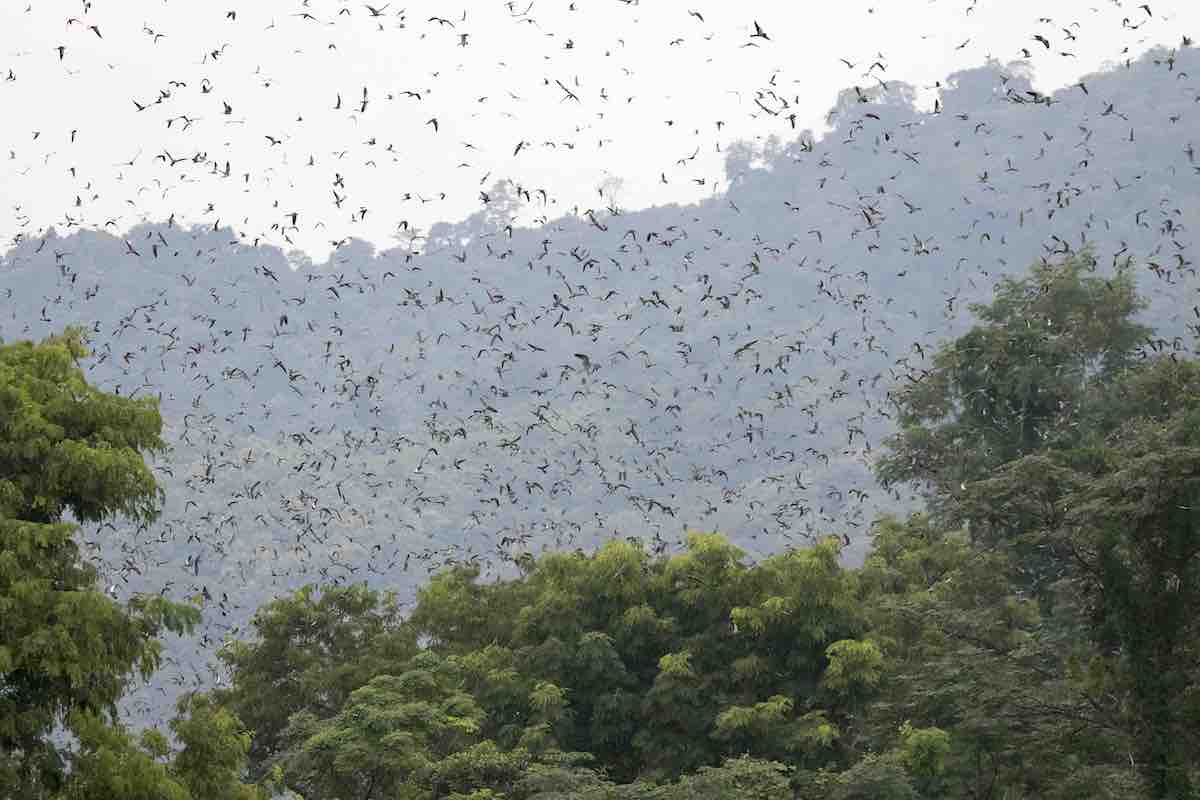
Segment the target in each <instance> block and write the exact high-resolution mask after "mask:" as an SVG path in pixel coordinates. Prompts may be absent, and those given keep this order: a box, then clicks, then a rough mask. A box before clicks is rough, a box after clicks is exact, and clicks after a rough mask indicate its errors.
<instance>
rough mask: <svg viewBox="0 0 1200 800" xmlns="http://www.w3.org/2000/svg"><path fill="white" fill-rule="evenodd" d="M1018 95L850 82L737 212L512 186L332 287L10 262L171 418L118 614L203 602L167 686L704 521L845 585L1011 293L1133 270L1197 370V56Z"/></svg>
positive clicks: (222, 264) (902, 499) (767, 165)
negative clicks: (1055, 269) (329, 585)
mask: <svg viewBox="0 0 1200 800" xmlns="http://www.w3.org/2000/svg"><path fill="white" fill-rule="evenodd" d="M1028 70H1029V68H1028V66H1027V65H1025V64H1022V63H1012V64H1007V65H1002V64H1000V63H997V62H991V63H988V64H986V65H984V66H982V67H980V68H978V69H972V70H967V71H964V72H959V73H956V74H954V75H952V76H949V77H948V78H947V79H946V81H945V85H944V87H943V88H942V91H941V93H940V97H939V99H938V105H937V109H936V111H933V110H931V109H928V108H916V107H915V106H914V104H913V98H914V97H915V94H916V89H915V88H914V87H913V86H910V85H908V84H905V83H903V82H900V81H895V80H893V81H888V83H887V88H886V89H884V88H883V87H882V86H876V87H874V88H872V89H853V88H852V89H847V90H845V91H843V92H842V93H841V95H840V96H839V97H838V98H837V102H836V104H835V105H834V107H833V109H832V111H831V112H830V123H831V125H832V130H831V131H830V132H829V133H828V134H826V135H824V136H822V137H818V136H816V135H814V134H813V132H811V131H802V132H798V134H797V135H796V137H795V138H794V139H792V140H789V141H783V140H773V141H771V142H769V143H768V144H767V146H766V147H764V148H755V147H753V146H751V145H748V144H741V145H737V146H733V147H730V148H728V150H727V154H726V160H725V167H726V172H727V175H726V177H727V180H728V183H729V189H728V191H727V192H724V193H722V194H720V195H718V196H716V197H714V198H712V199H708V200H705V201H703V202H698V203H696V204H690V205H672V206H662V207H655V208H648V209H644V210H640V211H631V212H628V213H625V212H622V211H621V210H620V209H619V208H618V207H617V206H616V205H615V204H614V203H613V202H611V198H605V200H606V201H608V202H609V208H608V209H607V210H606V211H595V212H592V213H589V214H583V215H568V216H561V217H558V218H556V219H550V220H548V221H547V222H546V223H545V224H544V225H540V226H538V227H534V228H525V227H519V226H511V222H512V220H513V219H514V216H515V215H516V213H517V211H518V210H519V209H525V210H526V213H525V215H524V216H525V217H526V218H528V217H529V216H530V215H531V214H537V213H539V212H538V207H539V204H540V203H541V202H542V198H541V197H539V196H538V195H537V194H533V193H530V192H528V191H526V190H525V189H523V188H520V187H517V186H515V185H512V184H508V183H504V182H501V183H497V184H495V185H494V186H492V187H490V188H489V189H488V190H487V191H486V192H485V193H484V194H485V195H486V199H485V207H484V209H483V210H482V211H480V212H478V213H476V214H474V215H473V216H471V217H469V218H468V219H466V220H464V221H462V222H458V223H448V222H447V223H440V224H437V225H435V226H433V227H432V228H430V229H429V231H428V233H427V234H426V235H424V236H419V237H414V238H412V239H409V240H406V241H404V242H402V243H401V244H400V245H398V246H396V247H395V248H393V249H390V250H386V251H381V252H377V251H376V250H375V249H374V248H373V247H372V246H371V245H369V244H367V243H365V242H362V241H358V240H348V241H345V242H344V243H343V244H342V245H341V246H340V247H338V248H337V250H336V251H335V252H334V254H333V256H332V257H331V259H330V260H328V261H326V262H324V263H313V262H311V261H310V260H309V259H308V258H307V257H305V256H304V255H302V254H300V253H299V252H292V253H287V252H284V251H282V250H280V249H278V248H276V247H273V246H268V245H264V244H255V243H254V241H253V239H252V238H251V237H248V236H244V235H241V234H239V233H237V232H236V231H235V230H233V229H231V228H228V227H216V228H213V227H205V228H199V227H192V228H187V229H185V228H181V227H179V226H177V225H175V224H173V223H172V222H169V221H162V222H159V223H156V224H150V225H141V226H138V227H135V228H133V229H131V230H128V231H125V232H123V233H121V234H119V235H117V234H114V233H111V232H105V231H92V230H72V231H69V232H67V233H58V232H53V231H52V232H50V233H48V234H47V235H46V236H44V237H39V238H36V239H26V240H24V241H21V242H20V243H19V244H17V245H16V246H14V247H13V248H12V249H10V250H9V251H8V252H7V253H6V254H5V255H4V257H3V259H2V260H0V298H3V303H2V304H0V309H2V311H0V315H2V316H0V335H2V336H3V339H4V340H5V341H11V340H14V339H26V338H33V339H39V338H42V337H44V336H46V335H49V334H51V333H54V332H58V331H60V330H61V329H62V328H63V327H64V326H65V325H69V324H80V325H85V326H87V327H88V328H90V329H91V330H92V344H93V347H94V350H95V353H96V356H97V357H96V358H95V359H93V360H92V361H91V362H89V363H88V365H87V366H88V374H89V376H90V379H91V380H92V381H93V382H94V383H95V384H96V385H97V386H99V387H101V388H104V389H109V390H113V391H117V392H119V393H120V394H123V395H129V394H133V393H137V394H156V395H161V397H162V411H163V415H164V418H165V420H166V427H167V438H168V439H169V441H170V444H171V449H170V451H169V452H167V453H163V454H161V455H160V456H159V457H158V458H157V459H156V461H155V469H156V472H157V473H158V475H159V476H160V479H161V481H162V483H163V486H164V487H165V490H166V498H165V505H164V513H163V515H162V518H161V520H160V521H159V522H158V523H156V524H154V525H152V526H149V527H148V528H146V529H142V530H127V529H121V528H120V527H117V528H113V527H112V526H105V527H102V528H99V529H95V528H93V529H91V530H88V531H87V532H86V535H85V538H86V540H87V541H88V542H89V545H88V546H89V549H90V550H91V551H92V552H94V555H95V557H96V558H98V559H100V560H101V561H102V562H103V563H104V564H105V565H106V569H107V573H108V574H109V575H110V576H111V582H112V584H113V587H112V591H113V592H114V593H115V594H117V595H118V596H120V595H127V594H128V593H130V592H135V591H155V592H157V591H159V590H160V589H163V588H164V587H166V588H165V591H167V592H169V593H171V594H172V595H174V596H177V597H183V596H194V595H196V594H197V593H202V594H203V595H204V596H205V597H206V598H207V599H206V624H207V630H206V631H205V632H204V633H203V634H202V636H201V637H200V639H199V640H198V641H196V642H187V643H179V644H178V646H176V647H175V649H174V652H173V657H174V658H175V659H176V660H177V662H178V664H177V665H176V667H175V668H174V669H168V670H167V675H166V676H165V678H166V679H167V680H170V679H171V678H172V676H173V675H174V676H178V675H179V672H180V670H184V669H185V667H184V665H187V668H186V672H185V673H184V677H180V678H177V680H178V681H180V682H182V683H184V684H187V683H190V682H192V681H193V680H197V681H202V680H207V678H206V677H204V676H202V675H199V674H197V675H196V676H195V677H193V676H192V671H191V670H192V667H193V666H196V665H198V664H199V663H200V660H201V659H203V658H207V656H208V654H209V653H210V648H211V646H212V645H214V644H215V643H217V642H218V641H219V640H220V638H221V637H222V636H224V635H225V633H226V632H228V631H232V630H235V629H237V628H238V627H239V626H244V624H245V622H246V619H247V617H248V614H249V613H250V612H251V611H252V610H253V609H254V608H255V607H256V606H257V605H258V604H259V603H261V602H262V601H263V600H265V599H266V598H267V597H269V596H270V595H272V594H274V593H278V592H280V591H283V590H285V589H288V588H292V587H295V586H298V585H301V584H303V583H306V582H310V581H323V582H329V581H341V582H346V581H360V580H366V581H368V582H369V583H370V584H372V585H374V586H379V587H388V588H395V589H398V590H400V591H402V592H404V591H411V590H412V589H413V588H414V587H415V585H416V584H417V582H418V581H420V580H421V579H422V578H423V577H424V576H425V574H426V572H427V571H428V570H431V569H434V568H435V567H437V566H440V565H442V564H444V563H446V562H447V561H448V560H451V559H454V560H471V559H477V560H479V561H480V562H481V564H483V565H484V574H485V575H498V574H501V573H502V572H503V571H504V570H509V571H511V570H512V569H513V566H512V563H511V562H512V560H513V559H514V558H516V557H518V556H519V555H520V554H521V553H522V552H526V551H529V552H538V551H539V550H540V549H542V548H544V547H568V548H570V547H577V546H578V547H590V546H592V545H594V544H596V543H597V542H600V541H603V540H605V539H607V538H609V537H613V536H618V537H624V536H633V537H641V538H643V539H644V540H646V541H651V540H654V541H656V542H659V541H660V542H661V543H662V544H661V545H659V546H662V547H669V546H670V545H671V544H672V543H674V542H676V541H677V540H678V539H679V537H680V536H681V534H682V533H683V532H684V531H685V529H704V530H719V531H721V532H723V533H726V534H727V535H728V536H729V537H730V538H731V539H732V540H733V541H735V542H736V543H737V544H739V545H740V546H742V547H744V548H745V549H747V550H748V551H749V552H751V553H752V554H757V555H762V554H765V553H768V552H771V551H773V550H776V549H778V548H780V547H782V546H785V545H787V544H788V543H789V542H798V541H802V540H803V539H804V538H805V537H807V536H811V535H814V534H827V533H837V534H844V535H845V536H846V537H847V538H848V541H849V543H850V547H849V549H848V557H849V558H852V559H853V558H855V557H856V556H857V554H860V553H861V551H862V549H863V547H864V546H865V544H866V542H867V541H868V537H869V523H870V521H871V519H872V518H873V516H874V514H875V512H876V510H877V509H879V508H880V507H883V506H886V507H889V508H895V507H896V506H897V505H899V504H903V503H908V502H911V500H912V498H911V496H909V495H903V494H900V495H895V496H889V495H888V494H887V493H886V492H885V490H884V489H883V488H881V487H880V486H878V485H877V484H876V483H875V482H874V481H873V480H872V478H871V476H870V473H869V469H870V466H871V464H872V461H873V458H874V457H875V456H876V455H877V454H878V451H879V449H880V447H881V446H882V437H883V436H885V435H886V433H887V432H889V431H891V430H894V426H895V421H894V419H893V418H892V417H891V414H890V412H891V407H890V406H889V403H888V397H887V393H888V391H889V389H891V388H892V387H894V386H895V385H897V384H900V383H903V382H905V381H911V380H920V379H921V376H922V369H924V368H926V367H927V366H928V356H929V355H930V354H931V353H932V351H933V349H934V347H935V345H936V344H937V343H938V342H939V341H943V340H946V339H948V338H950V337H953V336H954V335H956V334H958V333H961V332H962V331H963V330H965V328H966V327H967V326H968V325H969V324H970V320H971V317H970V312H969V304H970V303H972V302H974V301H978V300H982V299H984V298H986V297H989V296H990V295H991V292H992V288H993V287H994V285H995V284H996V282H997V281H998V280H999V279H1000V278H1001V277H1003V276H1004V275H1011V274H1018V273H1022V272H1024V271H1025V269H1026V268H1027V267H1028V266H1029V265H1030V264H1031V263H1033V262H1035V261H1038V260H1039V259H1050V260H1052V259H1055V258H1058V257H1061V256H1063V255H1065V254H1069V253H1074V252H1079V251H1082V250H1087V251H1088V252H1090V253H1091V254H1092V256H1093V257H1094V258H1095V261H1096V269H1097V270H1098V271H1100V272H1102V273H1108V272H1111V271H1112V270H1114V269H1116V268H1118V267H1123V266H1128V267H1129V268H1132V269H1134V270H1136V271H1137V275H1138V279H1139V284H1140V288H1141V291H1142V292H1143V293H1144V294H1145V295H1146V296H1147V297H1149V298H1150V299H1151V302H1152V305H1151V307H1150V308H1149V309H1147V311H1146V312H1145V321H1146V322H1147V323H1148V324H1150V325H1152V326H1154V327H1155V328H1156V329H1157V330H1158V332H1159V335H1160V336H1162V337H1163V339H1162V341H1160V342H1158V341H1156V342H1150V343H1148V345H1147V346H1148V347H1154V348H1161V347H1167V348H1168V349H1169V348H1172V347H1174V348H1177V349H1183V350H1188V351H1190V350H1191V348H1192V342H1193V338H1194V335H1195V333H1196V324H1197V323H1200V311H1196V298H1195V294H1194V293H1195V289H1196V281H1195V269H1194V266H1193V264H1192V259H1191V247H1192V240H1191V231H1190V230H1189V225H1192V224H1194V222H1193V221H1194V220H1196V219H1197V214H1198V212H1200V193H1198V192H1197V187H1200V165H1198V164H1197V163H1196V162H1195V157H1194V148H1193V139H1194V138H1196V134H1195V131H1197V130H1200V126H1198V125H1197V119H1198V118H1197V114H1198V113H1200V102H1198V101H1200V89H1198V86H1200V83H1198V82H1197V79H1195V78H1193V77H1191V74H1192V73H1196V74H1197V75H1200V57H1197V55H1196V52H1195V50H1194V49H1191V48H1188V47H1183V48H1179V49H1167V48H1165V47H1164V48H1159V49H1156V50H1153V51H1151V52H1149V53H1148V54H1146V55H1145V56H1143V57H1142V58H1140V59H1137V60H1135V61H1132V62H1131V63H1129V64H1128V66H1126V65H1121V66H1119V67H1117V68H1114V69H1112V70H1110V71H1106V72H1103V73H1098V74H1092V75H1086V76H1083V78H1082V80H1081V83H1080V84H1079V85H1077V86H1075V87H1072V88H1069V89H1064V90H1061V91H1058V92H1055V93H1054V94H1053V95H1051V96H1042V95H1040V94H1039V93H1037V92H1034V91H1033V90H1032V89H1031V82H1030V81H1031V75H1030V73H1029V71H1028ZM1177 337H1178V338H1177ZM159 680H160V681H161V680H162V678H160V679H159ZM156 688H157V687H156ZM163 688H164V689H166V688H168V687H163ZM155 694H156V693H155V692H154V691H152V690H150V691H147V692H143V694H142V701H143V702H149V700H148V698H150V697H152V696H154V695H155ZM156 702H159V701H156Z"/></svg>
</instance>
